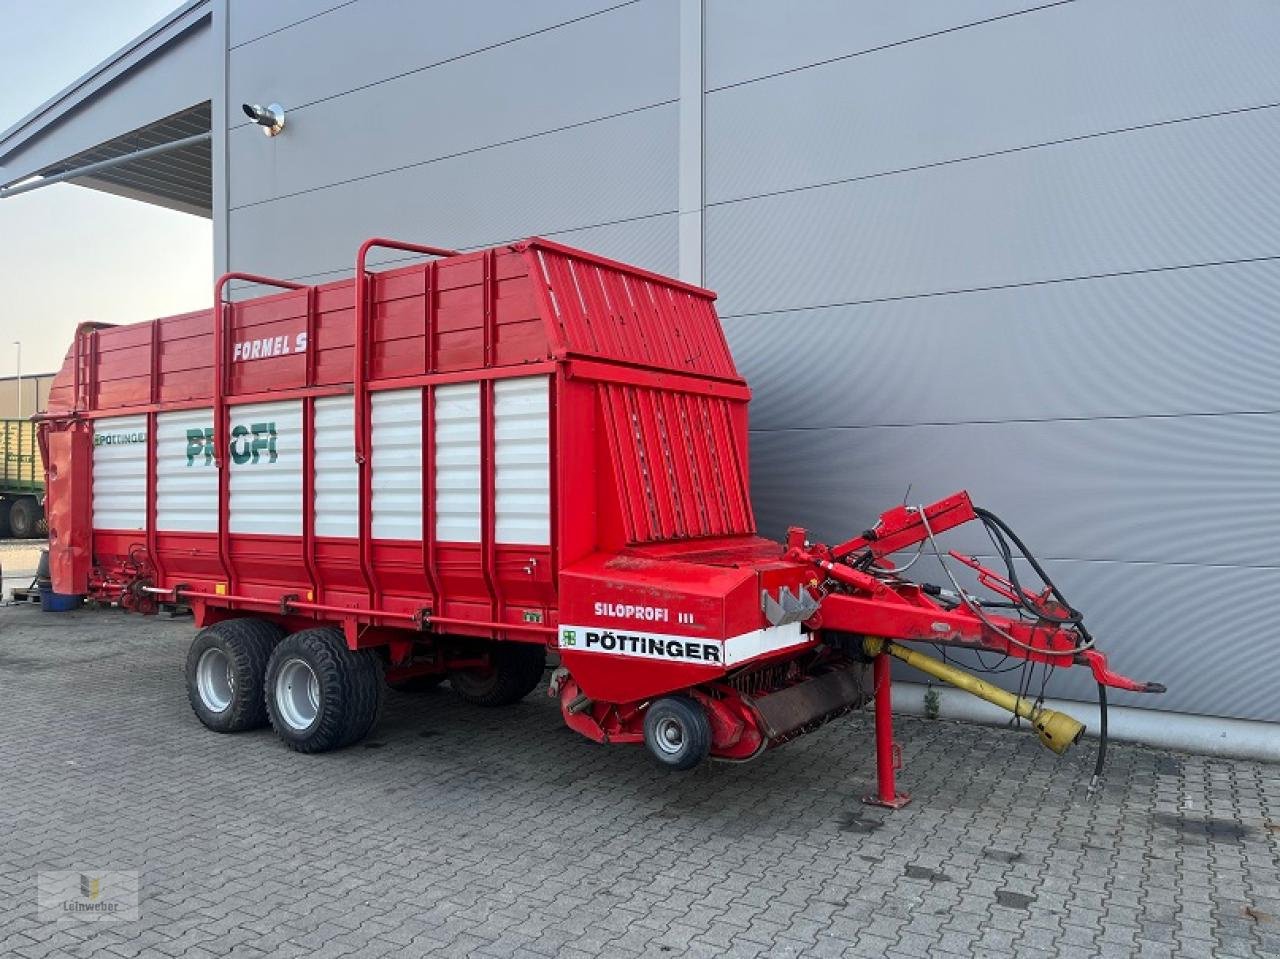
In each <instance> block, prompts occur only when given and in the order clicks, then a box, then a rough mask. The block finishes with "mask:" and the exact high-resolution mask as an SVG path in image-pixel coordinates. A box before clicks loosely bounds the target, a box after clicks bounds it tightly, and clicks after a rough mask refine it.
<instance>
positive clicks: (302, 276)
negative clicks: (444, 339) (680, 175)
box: [232, 210, 678, 291]
mask: <svg viewBox="0 0 1280 959" xmlns="http://www.w3.org/2000/svg"><path fill="white" fill-rule="evenodd" d="M677 215H678V211H676V210H658V211H657V212H655V213H645V214H643V215H641V216H628V217H623V218H622V219H620V220H605V221H604V222H602V223H588V224H585V225H583V226H567V227H563V228H562V229H559V230H548V231H545V232H542V233H539V234H537V235H538V236H545V237H553V236H560V235H562V234H565V233H578V232H580V231H582V230H595V229H598V228H600V227H605V226H620V225H622V224H624V223H640V222H643V221H644V220H654V219H657V218H658V217H661V216H677ZM524 239H527V237H525V236H513V237H507V238H506V239H504V240H493V241H490V242H487V243H477V244H475V245H474V246H465V247H460V248H459V249H461V250H462V251H463V252H466V251H468V250H485V249H488V248H489V247H493V246H505V245H506V244H508V243H518V242H519V241H520V240H524ZM420 259H422V257H421V256H417V255H414V254H410V255H408V256H394V257H388V258H387V259H385V260H378V261H377V262H376V263H372V264H370V266H372V267H378V268H382V267H394V266H395V265H396V264H402V263H412V262H413V261H414V260H420ZM354 270H355V267H353V266H343V267H339V268H337V269H334V270H319V271H317V272H315V273H298V274H296V275H294V276H286V277H283V279H286V280H310V279H314V278H315V277H319V276H335V277H340V276H343V275H344V274H350V273H352V272H354ZM253 286H254V284H252V283H246V284H233V286H232V289H233V290H236V291H242V290H247V289H252V288H253Z"/></svg>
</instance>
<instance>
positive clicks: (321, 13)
mask: <svg viewBox="0 0 1280 959" xmlns="http://www.w3.org/2000/svg"><path fill="white" fill-rule="evenodd" d="M357 2H359V0H346V2H345V3H335V4H334V5H333V6H332V7H326V8H325V9H324V10H321V11H319V12H318V13H313V14H311V16H309V17H303V18H302V19H301V20H294V21H293V22H292V23H286V24H285V25H284V26H283V27H276V28H275V29H274V30H268V31H267V32H266V33H260V34H258V35H257V36H256V37H250V38H249V39H248V40H241V41H240V42H239V43H233V44H231V45H230V46H228V47H227V52H228V53H229V52H230V51H232V50H238V49H239V48H240V47H247V46H248V45H249V44H251V43H257V42H258V41H259V40H265V39H266V38H267V37H274V36H275V35H276V34H277V33H284V32H285V31H286V30H292V29H293V28H294V27H296V26H298V25H299V24H303V23H307V22H308V21H310V20H319V19H320V18H321V17H323V16H324V15H325V14H326V13H333V11H335V10H341V9H342V8H343V7H349V6H351V5H352V4H353V3H357Z"/></svg>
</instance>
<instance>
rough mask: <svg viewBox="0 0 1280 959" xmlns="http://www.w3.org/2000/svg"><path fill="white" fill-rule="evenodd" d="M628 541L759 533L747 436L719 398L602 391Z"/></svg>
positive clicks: (732, 404) (729, 404) (729, 403)
mask: <svg viewBox="0 0 1280 959" xmlns="http://www.w3.org/2000/svg"><path fill="white" fill-rule="evenodd" d="M597 389H598V392H599V398H600V405H601V409H602V418H603V420H604V432H605V436H606V438H607V444H608V449H607V451H608V456H607V462H609V463H610V464H611V465H612V469H613V472H614V474H615V477H616V482H617V490H618V493H617V495H618V497H619V503H620V507H621V513H622V520H623V527H624V529H625V532H626V542H628V543H650V542H656V541H660V540H669V539H688V538H693V537H704V536H730V535H734V534H747V533H754V532H755V517H754V516H753V515H752V512H751V494H750V490H749V489H748V487H747V476H746V455H745V453H746V451H745V442H744V437H743V436H742V435H741V431H740V430H739V429H738V424H737V423H736V421H735V410H736V408H738V407H743V408H745V405H746V404H745V403H742V402H740V401H735V400H728V399H723V398H720V397H714V396H698V395H694V394H691V393H675V392H671V391H667V390H653V389H645V388H643V387H638V386H618V385H613V384H607V383H601V384H599V386H598V387H597Z"/></svg>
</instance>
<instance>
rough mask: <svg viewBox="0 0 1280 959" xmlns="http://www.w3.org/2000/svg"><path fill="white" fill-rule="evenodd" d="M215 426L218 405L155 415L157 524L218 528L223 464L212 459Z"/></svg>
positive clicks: (189, 530)
mask: <svg viewBox="0 0 1280 959" xmlns="http://www.w3.org/2000/svg"><path fill="white" fill-rule="evenodd" d="M212 429H213V410H178V411H177V412H173V413H159V414H157V415H156V529H162V530H169V531H175V532H183V533H216V532H217V531H218V468H217V466H215V465H214V462H213V440H212V438H211V434H210V431H211V430H212ZM197 432H198V435H197ZM201 437H205V439H201Z"/></svg>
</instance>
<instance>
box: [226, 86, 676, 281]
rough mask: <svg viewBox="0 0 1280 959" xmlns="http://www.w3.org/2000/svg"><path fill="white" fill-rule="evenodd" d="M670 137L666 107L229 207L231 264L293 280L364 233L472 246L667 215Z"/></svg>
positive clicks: (319, 268) (328, 263)
mask: <svg viewBox="0 0 1280 959" xmlns="http://www.w3.org/2000/svg"><path fill="white" fill-rule="evenodd" d="M675 137H676V108H675V105H673V104H672V105H667V106H661V107H655V108H653V109H650V110H644V111H641V112H637V113H631V114H627V115H626V116H622V117H617V118H614V119H610V120H602V121H599V122H596V123H590V124H587V125H585V126H580V127H575V128H574V129H572V130H566V131H562V132H559V133H554V134H548V135H546V136H539V137H533V138H532V139H528V140H522V141H520V142H518V143H512V144H507V145H504V146H496V147H492V148H490V149H487V150H481V151H479V152H476V153H471V154H468V155H466V156H462V157H456V158H451V159H445V160H440V161H437V162H435V163H429V164H426V165H425V166H415V167H411V168H409V169H406V170H401V171H399V172H395V173H387V174H384V175H382V176H378V177H374V178H372V179H367V180H357V181H355V182H353V183H346V184H342V185H340V186H335V187H331V188H328V189H325V190H318V191H314V192H311V193H306V194H303V195H301V196H294V197H289V198H285V199H281V200H276V201H273V202H270V203H262V204H258V205H255V206H251V207H245V208H243V209H239V210H233V211H232V212H231V215H230V230H231V239H232V243H231V254H232V255H231V261H232V264H233V266H234V268H236V269H253V270H255V271H258V272H266V273H269V274H272V275H277V276H293V277H297V276H305V275H309V274H313V273H322V272H325V271H333V270H342V269H345V268H347V267H348V266H349V264H350V263H351V262H352V260H353V258H354V256H355V250H356V247H357V246H358V245H359V244H360V242H361V241H362V240H364V239H365V238H366V237H370V236H376V235H382V236H393V237H400V238H405V239H414V240H418V241H419V242H427V243H435V244H443V245H446V246H454V247H471V246H479V245H484V244H488V243H495V242H501V241H503V240H507V239H510V238H513V237H520V236H527V235H529V234H532V233H540V232H550V231H566V230H578V229H583V228H586V227H591V226H598V225H600V224H605V223H613V222H617V221H620V220H627V219H635V218H639V217H645V216H651V215H653V214H658V213H673V212H675V209H676V177H675Z"/></svg>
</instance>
